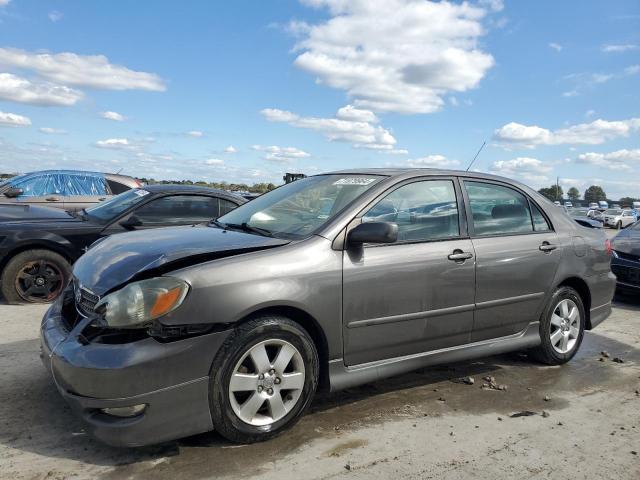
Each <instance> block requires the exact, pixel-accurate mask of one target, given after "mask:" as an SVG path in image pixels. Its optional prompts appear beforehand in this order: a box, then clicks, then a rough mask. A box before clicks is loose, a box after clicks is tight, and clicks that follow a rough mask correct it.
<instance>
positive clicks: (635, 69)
mask: <svg viewBox="0 0 640 480" xmlns="http://www.w3.org/2000/svg"><path fill="white" fill-rule="evenodd" d="M624 73H625V74H626V75H636V74H638V73H640V65H630V66H628V67H627V68H625V69H624Z"/></svg>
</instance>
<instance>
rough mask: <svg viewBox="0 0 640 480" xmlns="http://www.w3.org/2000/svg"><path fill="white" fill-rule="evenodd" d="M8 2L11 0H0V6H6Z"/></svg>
mask: <svg viewBox="0 0 640 480" xmlns="http://www.w3.org/2000/svg"><path fill="white" fill-rule="evenodd" d="M9 3H11V0H0V8H2V7H6V6H7V5H9Z"/></svg>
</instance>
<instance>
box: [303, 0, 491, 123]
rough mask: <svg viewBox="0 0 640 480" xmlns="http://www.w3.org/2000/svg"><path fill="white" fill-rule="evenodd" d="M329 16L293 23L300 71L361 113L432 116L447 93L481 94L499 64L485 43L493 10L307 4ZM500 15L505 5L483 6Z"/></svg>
mask: <svg viewBox="0 0 640 480" xmlns="http://www.w3.org/2000/svg"><path fill="white" fill-rule="evenodd" d="M304 3H306V4H308V5H310V6H313V7H317V8H327V9H328V10H329V13H330V15H331V18H329V19H328V20H327V21H325V22H320V23H317V24H313V25H309V24H307V23H304V22H293V23H292V24H291V25H290V30H291V31H292V32H294V33H295V34H296V35H298V36H300V37H302V38H301V39H300V41H299V42H298V43H297V45H296V50H297V51H298V52H301V53H300V54H299V55H298V57H297V58H296V60H295V65H296V66H298V67H299V68H301V69H303V70H305V71H308V72H310V73H312V74H314V75H316V76H317V78H318V81H319V82H321V83H324V84H326V85H328V86H330V87H332V88H336V89H340V90H345V91H346V92H347V93H348V95H349V96H350V97H351V98H353V103H354V105H355V106H356V107H358V108H365V109H367V110H370V111H376V112H397V113H404V114H413V113H430V112H434V111H437V110H439V109H440V108H442V106H443V104H444V100H443V96H444V95H446V94H447V93H448V92H452V91H454V92H464V91H467V90H469V89H472V88H475V87H477V86H478V84H479V82H480V80H481V79H482V78H483V77H484V76H485V74H486V72H487V70H489V68H491V67H492V66H493V64H494V60H493V57H492V56H491V55H489V54H488V53H485V52H483V51H482V50H481V49H480V47H479V45H478V40H479V38H480V37H481V36H482V35H484V33H485V31H484V28H483V26H482V24H481V21H482V19H483V17H484V16H485V15H486V14H487V9H485V8H482V7H480V6H477V5H476V6H474V5H471V4H469V3H466V2H464V3H462V4H454V3H449V2H430V1H420V2H418V1H414V0H353V1H348V2H347V1H344V0H304ZM484 3H485V4H486V5H487V6H488V8H491V9H493V10H499V9H500V8H501V7H502V2H501V1H495V0H494V1H490V2H484Z"/></svg>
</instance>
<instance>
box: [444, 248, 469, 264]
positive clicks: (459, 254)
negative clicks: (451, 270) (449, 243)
mask: <svg viewBox="0 0 640 480" xmlns="http://www.w3.org/2000/svg"><path fill="white" fill-rule="evenodd" d="M472 257H473V253H471V252H463V251H462V250H454V251H453V253H452V254H450V255H449V256H448V257H447V258H448V259H449V260H453V261H454V262H464V261H465V260H469V259H470V258H472Z"/></svg>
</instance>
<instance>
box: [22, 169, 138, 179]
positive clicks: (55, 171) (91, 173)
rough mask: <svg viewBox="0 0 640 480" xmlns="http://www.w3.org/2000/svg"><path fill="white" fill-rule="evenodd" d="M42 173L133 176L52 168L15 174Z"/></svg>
mask: <svg viewBox="0 0 640 480" xmlns="http://www.w3.org/2000/svg"><path fill="white" fill-rule="evenodd" d="M42 174H62V175H96V176H101V177H104V176H106V175H109V176H111V177H122V178H131V179H133V178H134V177H132V176H130V175H122V174H120V173H107V172H96V171H93V170H71V169H52V170H35V171H33V172H25V173H21V174H18V175H16V176H25V177H26V176H30V175H42Z"/></svg>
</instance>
